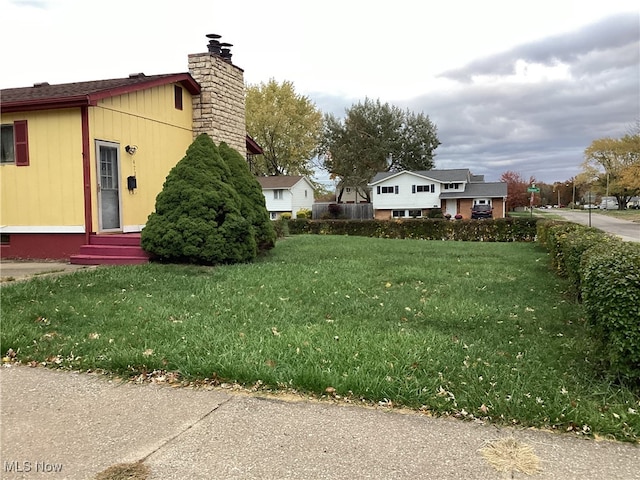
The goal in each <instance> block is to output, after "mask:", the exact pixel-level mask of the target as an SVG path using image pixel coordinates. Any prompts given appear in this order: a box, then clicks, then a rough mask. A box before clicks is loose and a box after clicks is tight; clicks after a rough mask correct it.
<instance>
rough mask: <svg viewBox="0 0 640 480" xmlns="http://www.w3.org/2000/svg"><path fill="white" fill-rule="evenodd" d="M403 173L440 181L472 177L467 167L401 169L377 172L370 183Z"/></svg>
mask: <svg viewBox="0 0 640 480" xmlns="http://www.w3.org/2000/svg"><path fill="white" fill-rule="evenodd" d="M403 174H411V175H415V176H418V177H423V178H428V179H431V180H436V181H438V182H442V183H450V182H470V181H471V177H472V175H471V172H469V169H468V168H457V169H451V170H415V171H409V170H403V171H401V172H378V173H376V175H375V177H373V179H372V180H371V183H370V185H375V184H376V183H378V182H381V181H383V180H387V179H388V178H391V177H395V176H398V175H403ZM482 179H484V177H482ZM480 181H482V180H480Z"/></svg>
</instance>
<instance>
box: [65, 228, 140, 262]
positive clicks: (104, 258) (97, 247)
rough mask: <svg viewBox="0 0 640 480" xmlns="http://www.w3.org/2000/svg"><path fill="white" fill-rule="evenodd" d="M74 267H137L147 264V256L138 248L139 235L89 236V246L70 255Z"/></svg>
mask: <svg viewBox="0 0 640 480" xmlns="http://www.w3.org/2000/svg"><path fill="white" fill-rule="evenodd" d="M69 261H70V263H72V264H75V265H137V264H142V263H148V262H149V256H148V255H147V253H146V252H145V251H144V250H142V248H141V247H140V234H139V233H125V234H110V235H107V234H105V235H91V236H90V237H89V244H88V245H83V246H82V247H80V252H79V253H78V254H76V255H71V258H70V259H69Z"/></svg>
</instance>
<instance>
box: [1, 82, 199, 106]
mask: <svg viewBox="0 0 640 480" xmlns="http://www.w3.org/2000/svg"><path fill="white" fill-rule="evenodd" d="M171 83H180V84H181V85H182V86H183V87H184V88H185V89H186V90H187V91H188V92H189V93H190V94H192V95H195V94H198V93H200V85H198V83H197V82H196V81H195V80H194V79H193V77H192V76H191V75H190V74H188V73H167V74H164V75H150V76H146V75H144V74H134V75H131V76H129V77H127V78H113V79H110V80H94V81H90V82H75V83H61V84H57V85H49V84H48V83H39V84H35V85H34V86H33V87H23V88H4V89H2V90H0V109H1V110H2V112H5V113H9V112H23V111H29V110H47V109H53V108H70V107H81V106H88V105H96V104H97V102H98V101H99V100H102V99H104V98H109V97H114V96H117V95H123V94H125V93H131V92H135V91H138V90H145V89H148V88H152V87H157V86H160V85H167V84H171Z"/></svg>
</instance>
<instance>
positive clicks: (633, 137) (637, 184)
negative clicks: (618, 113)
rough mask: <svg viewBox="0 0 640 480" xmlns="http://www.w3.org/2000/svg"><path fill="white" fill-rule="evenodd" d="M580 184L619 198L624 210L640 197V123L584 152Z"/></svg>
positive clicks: (621, 207)
mask: <svg viewBox="0 0 640 480" xmlns="http://www.w3.org/2000/svg"><path fill="white" fill-rule="evenodd" d="M584 158H585V159H584V162H583V163H582V169H583V170H582V173H580V175H579V176H578V180H579V183H583V184H587V183H593V186H594V188H595V189H597V191H598V192H599V193H600V194H608V195H610V196H614V197H616V199H617V200H618V208H619V209H620V210H624V209H626V208H627V203H628V202H629V199H630V198H631V197H634V196H637V195H640V122H638V123H637V124H636V126H635V127H634V128H633V129H632V130H631V131H630V132H629V133H627V134H626V135H624V136H623V137H621V138H610V137H605V138H599V139H597V140H594V141H593V142H591V145H589V146H588V147H587V148H586V150H585V151H584Z"/></svg>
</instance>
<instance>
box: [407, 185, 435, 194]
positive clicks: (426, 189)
mask: <svg viewBox="0 0 640 480" xmlns="http://www.w3.org/2000/svg"><path fill="white" fill-rule="evenodd" d="M411 190H412V192H413V193H435V191H436V186H435V185H434V184H433V183H432V184H430V185H413V186H412V188H411Z"/></svg>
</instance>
